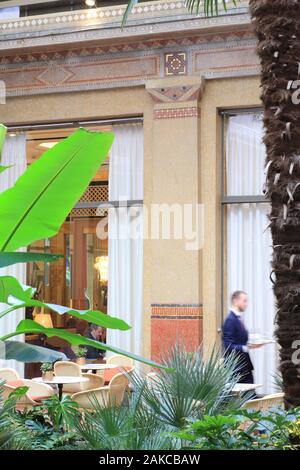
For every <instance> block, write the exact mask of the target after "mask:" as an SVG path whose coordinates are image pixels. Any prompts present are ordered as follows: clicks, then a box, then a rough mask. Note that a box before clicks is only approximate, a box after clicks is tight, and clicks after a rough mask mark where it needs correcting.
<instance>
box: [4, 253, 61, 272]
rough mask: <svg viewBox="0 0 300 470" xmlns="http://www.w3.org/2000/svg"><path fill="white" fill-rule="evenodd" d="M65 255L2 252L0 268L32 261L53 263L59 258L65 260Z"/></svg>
mask: <svg viewBox="0 0 300 470" xmlns="http://www.w3.org/2000/svg"><path fill="white" fill-rule="evenodd" d="M63 257H64V256H63V255H56V254H52V253H33V252H31V251H28V252H15V251H13V252H5V251H2V252H1V251H0V268H3V267H5V266H11V265H12V264H17V263H31V262H32V261H43V262H44V263H53V261H57V260H58V259H59V258H63Z"/></svg>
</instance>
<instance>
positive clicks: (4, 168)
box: [0, 165, 12, 173]
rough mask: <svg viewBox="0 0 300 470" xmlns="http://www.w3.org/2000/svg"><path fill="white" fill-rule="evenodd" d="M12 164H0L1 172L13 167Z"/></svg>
mask: <svg viewBox="0 0 300 470" xmlns="http://www.w3.org/2000/svg"><path fill="white" fill-rule="evenodd" d="M11 167H12V165H0V173H2V172H3V171H5V170H7V169H8V168H11Z"/></svg>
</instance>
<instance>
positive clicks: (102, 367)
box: [80, 363, 119, 374]
mask: <svg viewBox="0 0 300 470" xmlns="http://www.w3.org/2000/svg"><path fill="white" fill-rule="evenodd" d="M80 367H81V370H91V371H92V372H93V374H97V370H108V369H115V368H116V367H119V366H116V365H115V364H97V363H92V364H83V365H82V366H80Z"/></svg>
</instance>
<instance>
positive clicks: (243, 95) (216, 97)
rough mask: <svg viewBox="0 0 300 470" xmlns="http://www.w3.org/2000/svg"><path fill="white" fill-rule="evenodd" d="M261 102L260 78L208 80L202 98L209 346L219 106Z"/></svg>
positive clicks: (217, 220)
mask: <svg viewBox="0 0 300 470" xmlns="http://www.w3.org/2000/svg"><path fill="white" fill-rule="evenodd" d="M252 106H260V100H259V78H258V77H245V78H235V79H222V80H212V81H207V83H206V87H205V93H204V95H203V98H202V100H201V136H202V139H201V151H200V159H201V167H200V168H201V170H200V172H201V201H202V202H203V204H204V205H205V241H204V249H203V264H202V272H201V282H202V289H203V318H204V321H203V337H204V342H205V347H206V348H207V349H208V348H209V347H211V346H212V345H213V344H214V342H215V341H219V339H220V336H219V335H218V333H217V331H218V328H220V326H221V277H220V276H221V117H220V116H219V115H218V110H219V109H221V108H235V107H237V108H243V107H244V108H247V107H252Z"/></svg>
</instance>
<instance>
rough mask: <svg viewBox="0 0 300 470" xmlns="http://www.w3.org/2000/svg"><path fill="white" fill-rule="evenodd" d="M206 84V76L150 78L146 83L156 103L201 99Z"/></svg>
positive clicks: (187, 101) (186, 101)
mask: <svg viewBox="0 0 300 470" xmlns="http://www.w3.org/2000/svg"><path fill="white" fill-rule="evenodd" d="M204 84H205V79H204V77H194V76H189V77H188V76H185V77H179V76H178V77H168V78H164V79H157V80H149V81H148V82H147V84H146V90H147V91H148V93H149V94H150V96H151V97H152V99H153V101H154V103H155V104H156V105H163V104H167V103H189V102H191V101H194V102H197V101H199V100H200V99H201V96H202V93H203V90H204ZM161 107H163V106H159V108H161Z"/></svg>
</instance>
